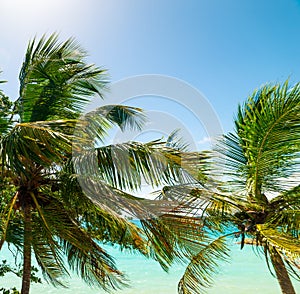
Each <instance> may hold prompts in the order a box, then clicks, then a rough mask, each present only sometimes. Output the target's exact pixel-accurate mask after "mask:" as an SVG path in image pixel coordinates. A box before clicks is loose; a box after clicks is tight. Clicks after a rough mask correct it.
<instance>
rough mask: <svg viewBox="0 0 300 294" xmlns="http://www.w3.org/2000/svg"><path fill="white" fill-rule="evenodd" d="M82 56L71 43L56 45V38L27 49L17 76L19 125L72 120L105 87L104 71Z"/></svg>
mask: <svg viewBox="0 0 300 294" xmlns="http://www.w3.org/2000/svg"><path fill="white" fill-rule="evenodd" d="M85 58H86V52H85V51H84V50H83V49H82V48H81V47H80V46H79V45H78V44H77V43H76V42H75V41H74V40H73V39H68V40H67V41H65V42H63V43H60V42H58V36H57V35H56V34H53V35H51V36H50V37H49V38H48V39H46V36H43V37H42V38H41V39H40V41H39V42H37V41H36V39H33V40H32V41H31V42H30V43H29V45H28V48H27V52H26V57H25V60H24V63H23V66H22V69H21V72H20V98H19V99H18V108H17V109H18V113H19V115H20V117H21V121H22V122H32V121H42V120H55V119H60V118H62V117H63V118H67V119H73V118H76V117H78V114H79V113H80V111H82V110H83V108H84V107H85V106H86V104H87V103H88V102H89V101H90V99H91V96H93V95H94V94H99V95H100V96H102V91H103V89H104V88H105V85H106V83H107V81H106V75H105V71H104V70H102V69H100V68H97V67H96V66H94V65H87V64H86V63H85Z"/></svg>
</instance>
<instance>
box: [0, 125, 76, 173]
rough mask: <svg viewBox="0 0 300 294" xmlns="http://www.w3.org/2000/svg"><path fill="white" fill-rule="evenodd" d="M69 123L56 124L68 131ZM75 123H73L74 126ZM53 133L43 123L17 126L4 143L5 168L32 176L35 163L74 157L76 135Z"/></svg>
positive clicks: (0, 149)
mask: <svg viewBox="0 0 300 294" xmlns="http://www.w3.org/2000/svg"><path fill="white" fill-rule="evenodd" d="M68 123H70V122H68V121H60V122H59V121H56V122H55V123H54V125H55V127H58V126H59V127H60V128H62V127H65V128H68V127H69V126H68ZM72 124H73V122H72V121H71V125H72ZM55 127H53V130H52V129H51V128H49V125H45V124H44V123H43V122H36V123H22V124H17V125H16V126H15V127H14V128H13V129H12V130H11V131H10V133H9V134H7V135H6V136H5V137H4V138H3V139H2V140H1V143H2V145H1V146H0V154H1V159H2V165H3V166H6V165H8V166H10V168H13V169H14V170H15V171H17V172H20V173H24V174H26V173H28V172H29V170H30V169H31V167H32V166H31V165H32V164H33V162H35V163H36V164H40V165H42V166H50V165H51V164H53V163H54V162H55V163H59V162H61V161H62V160H63V159H64V158H65V157H66V156H70V154H72V138H73V137H72V136H71V135H69V134H68V133H67V134H64V133H62V132H59V131H56V130H55Z"/></svg>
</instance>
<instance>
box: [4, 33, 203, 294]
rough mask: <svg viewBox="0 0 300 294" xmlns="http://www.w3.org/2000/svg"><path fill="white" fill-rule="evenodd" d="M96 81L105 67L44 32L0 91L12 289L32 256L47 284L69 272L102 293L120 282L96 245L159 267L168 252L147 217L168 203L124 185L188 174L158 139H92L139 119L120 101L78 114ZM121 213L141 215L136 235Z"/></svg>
mask: <svg viewBox="0 0 300 294" xmlns="http://www.w3.org/2000/svg"><path fill="white" fill-rule="evenodd" d="M106 87H107V75H106V71H105V70H103V69H101V68H98V67H96V66H95V65H90V64H87V62H86V52H85V51H84V50H83V49H82V48H81V47H80V46H79V45H78V44H77V43H76V42H75V41H74V40H73V39H69V40H67V41H65V42H59V40H58V37H57V35H55V34H54V35H51V36H50V37H49V38H46V37H45V36H44V37H42V38H41V39H40V40H36V39H34V40H32V41H31V42H30V43H29V45H28V48H27V52H26V55H25V60H24V63H23V66H22V68H21V71H20V91H19V98H18V99H17V100H16V101H14V102H11V101H10V100H9V99H8V98H7V97H6V96H5V95H4V94H3V93H2V92H1V93H0V98H1V100H0V104H1V111H0V115H1V116H0V130H1V133H0V158H1V161H0V165H1V169H0V173H1V193H2V198H1V211H0V249H1V248H2V247H3V244H4V243H5V242H7V243H8V244H9V245H10V246H14V247H15V248H16V250H17V251H18V252H21V253H22V256H23V275H22V290H21V293H22V294H26V293H29V288H30V279H31V278H32V276H31V268H32V262H31V261H32V256H33V255H34V258H35V259H36V261H37V264H38V266H39V268H40V269H41V271H42V274H43V276H44V279H45V280H46V281H47V282H50V283H52V284H53V285H56V286H59V285H61V286H63V285H64V283H63V279H62V278H63V277H64V276H66V275H68V274H69V271H70V270H71V271H74V272H76V273H77V274H78V275H79V276H80V277H81V278H82V279H83V280H84V281H85V282H87V283H88V284H90V285H96V286H99V287H102V288H103V289H105V290H111V289H117V288H119V287H121V286H123V285H125V284H126V283H127V281H126V278H125V276H124V274H123V273H122V272H121V271H120V270H119V269H117V267H116V264H115V262H114V259H113V257H112V256H110V255H109V254H108V253H107V252H106V251H105V250H104V249H103V248H102V247H101V244H102V243H107V244H118V245H119V247H120V249H121V250H125V249H126V250H130V251H137V252H140V253H141V254H143V255H145V256H146V257H153V258H155V259H156V260H158V261H159V262H160V263H161V265H162V266H163V267H164V268H165V269H167V268H168V266H169V265H170V264H171V263H172V262H173V260H174V259H176V258H177V257H178V254H177V251H176V248H177V245H176V244H177V243H178V242H177V237H176V234H175V233H174V232H171V231H170V230H169V229H168V226H167V225H166V223H164V222H163V221H161V220H158V219H157V220H152V219H151V218H150V219H147V217H153V215H155V214H157V213H160V210H162V211H163V209H165V210H166V209H167V208H168V207H169V206H170V204H168V203H165V202H163V201H150V200H143V201H141V200H140V199H139V198H137V197H134V196H133V195H130V194H129V193H128V189H135V190H138V189H139V188H140V187H141V183H142V180H145V181H146V182H147V183H148V184H150V185H153V186H157V185H167V184H169V185H170V184H172V183H175V182H178V181H181V182H182V181H186V180H188V179H189V176H188V175H187V174H186V173H185V172H183V171H182V170H181V168H180V165H181V160H182V152H181V151H180V150H178V149H176V150H175V149H172V148H170V147H168V144H165V143H163V142H159V141H155V142H150V143H147V144H141V143H137V142H128V143H124V144H117V145H109V146H104V145H103V144H102V145H101V142H102V143H103V140H104V138H105V136H106V135H107V131H108V130H109V129H110V128H111V127H113V126H119V127H120V128H121V129H126V128H140V127H141V126H142V124H143V121H144V115H143V113H142V111H141V110H140V109H138V108H134V107H126V106H121V105H119V106H118V105H111V106H103V107H101V108H99V109H97V110H95V111H93V112H91V113H88V114H86V115H85V116H83V117H82V116H81V114H82V112H83V110H84V109H85V107H86V106H87V104H88V103H89V102H90V101H91V99H92V98H93V97H94V95H98V96H100V97H102V96H103V92H104V91H105V89H106ZM95 142H97V145H95ZM191 160H193V156H191ZM197 160H198V159H197ZM83 187H84V189H83ZM122 213H126V214H127V215H132V216H135V217H143V218H144V219H143V221H142V224H143V226H144V228H145V231H143V230H142V229H141V228H139V227H138V226H136V225H134V224H133V223H132V222H130V221H128V220H126V218H124V217H122V215H121V214H122ZM166 234H169V235H170V238H166Z"/></svg>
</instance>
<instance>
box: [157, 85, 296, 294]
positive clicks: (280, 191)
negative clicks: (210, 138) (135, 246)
mask: <svg viewBox="0 0 300 294" xmlns="http://www.w3.org/2000/svg"><path fill="white" fill-rule="evenodd" d="M299 151H300V84H299V83H298V84H296V85H294V86H292V87H290V86H289V85H288V82H286V83H284V84H283V85H280V84H276V85H266V86H263V87H262V88H260V89H259V90H257V91H255V92H254V93H253V94H252V95H251V96H250V97H249V98H248V99H247V101H246V102H245V103H244V104H243V105H242V106H240V107H239V108H238V113H237V116H236V118H235V131H234V132H232V133H229V134H227V135H225V136H224V137H223V139H221V140H220V142H219V143H218V145H217V147H216V150H215V151H214V152H213V154H212V156H211V159H210V160H208V163H209V164H208V165H207V168H206V170H207V181H206V183H203V182H202V183H201V184H200V183H198V184H195V185H194V186H190V187H189V189H187V188H186V186H184V187H183V186H181V187H180V189H179V188H176V187H168V189H167V193H168V194H169V195H173V196H172V197H173V198H175V199H184V200H183V202H182V205H183V204H185V207H184V208H182V206H178V207H177V209H176V210H174V213H175V214H176V213H182V211H187V210H188V209H187V208H186V207H190V210H189V215H190V217H191V220H193V219H194V218H197V219H199V220H202V223H203V229H202V234H203V239H202V242H201V243H198V245H199V246H200V249H198V251H197V252H196V253H195V254H194V256H193V258H192V259H191V260H190V264H189V265H188V267H187V269H186V271H185V274H184V276H183V277H182V279H181V280H180V283H179V286H178V289H179V293H182V294H183V293H185V294H187V293H188V294H196V293H202V291H204V290H205V288H207V287H209V286H211V285H212V282H213V276H214V274H215V273H216V272H218V264H219V262H220V261H222V260H226V259H227V258H228V256H229V249H230V248H229V246H228V245H226V244H227V241H228V238H230V236H231V238H230V239H231V240H232V238H239V239H240V241H239V242H240V244H241V245H240V246H241V249H243V247H244V244H245V243H252V244H253V245H254V246H256V248H257V250H258V252H260V253H261V254H262V255H263V256H264V257H265V260H266V263H267V265H268V267H269V269H270V271H271V272H272V274H273V275H274V276H275V277H276V278H277V280H278V282H279V284H280V287H281V289H282V293H295V290H294V288H293V285H292V283H291V279H290V277H294V278H295V279H296V280H298V281H299V278H300V271H299V269H300V240H299V235H300V197H299V196H300V194H299V193H300V187H299V171H300V169H299ZM163 197H164V194H162V195H161V198H163ZM168 197H169V196H168ZM192 224H193V223H192ZM191 227H192V226H191ZM231 242H232V241H231ZM245 266H247V265H245Z"/></svg>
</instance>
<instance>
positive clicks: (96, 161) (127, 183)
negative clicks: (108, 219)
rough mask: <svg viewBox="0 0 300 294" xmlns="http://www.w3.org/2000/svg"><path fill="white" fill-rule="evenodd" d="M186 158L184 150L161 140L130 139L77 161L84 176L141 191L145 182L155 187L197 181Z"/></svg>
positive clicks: (76, 165)
mask: <svg viewBox="0 0 300 294" xmlns="http://www.w3.org/2000/svg"><path fill="white" fill-rule="evenodd" d="M182 158H183V154H182V153H180V152H179V151H176V150H172V149H170V148H167V147H165V145H164V143H162V142H160V141H152V142H149V143H145V144H143V143H139V142H129V143H122V144H115V145H109V146H105V147H99V148H96V149H95V150H92V151H85V152H84V151H83V152H81V153H79V155H78V156H77V157H76V158H74V164H75V169H76V172H77V173H78V174H80V175H91V176H95V175H97V176H98V177H99V178H100V179H102V180H103V181H105V182H106V183H108V184H109V185H111V186H113V187H116V188H120V189H130V190H137V189H139V188H140V187H141V185H142V182H143V181H145V182H146V183H147V184H149V185H152V186H153V187H155V186H159V185H162V184H166V183H175V182H191V181H194V180H193V178H192V177H191V176H190V175H189V174H188V173H187V172H185V171H184V170H183V169H182Z"/></svg>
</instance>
